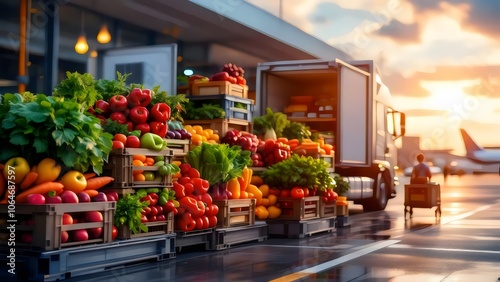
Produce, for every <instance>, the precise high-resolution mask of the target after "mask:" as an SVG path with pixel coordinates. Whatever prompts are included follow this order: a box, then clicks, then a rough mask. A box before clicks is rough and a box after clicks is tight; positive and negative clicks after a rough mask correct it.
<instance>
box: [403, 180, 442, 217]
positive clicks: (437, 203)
mask: <svg viewBox="0 0 500 282" xmlns="http://www.w3.org/2000/svg"><path fill="white" fill-rule="evenodd" d="M404 205H405V219H406V213H408V212H409V213H410V218H411V217H412V215H413V208H428V209H430V208H433V207H437V208H436V210H435V211H434V216H435V217H437V216H438V213H439V217H441V187H440V185H439V184H438V183H434V182H430V183H427V184H406V185H405V203H404ZM408 208H409V209H408Z"/></svg>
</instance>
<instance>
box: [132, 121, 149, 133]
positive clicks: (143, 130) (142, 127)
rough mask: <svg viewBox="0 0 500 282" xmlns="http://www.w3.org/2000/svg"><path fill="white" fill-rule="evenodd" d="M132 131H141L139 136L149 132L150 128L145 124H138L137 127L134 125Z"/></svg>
mask: <svg viewBox="0 0 500 282" xmlns="http://www.w3.org/2000/svg"><path fill="white" fill-rule="evenodd" d="M134 129H135V130H140V131H141V135H143V134H144V133H147V132H149V131H151V127H150V126H149V124H147V123H141V124H138V125H136V126H135V127H134Z"/></svg>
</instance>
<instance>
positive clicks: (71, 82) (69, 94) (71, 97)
mask: <svg viewBox="0 0 500 282" xmlns="http://www.w3.org/2000/svg"><path fill="white" fill-rule="evenodd" d="M95 86H96V82H95V80H94V77H93V76H92V75H91V74H89V73H84V74H80V73H78V72H73V73H72V72H69V71H68V72H66V78H65V79H64V80H62V81H61V83H60V84H59V85H57V86H56V87H55V88H54V91H53V93H52V95H53V96H54V97H63V98H64V99H65V100H67V101H74V102H77V103H78V104H81V105H83V110H84V111H86V110H87V109H88V108H90V107H92V106H94V104H95V102H96V101H97V100H99V99H102V95H101V94H100V93H99V92H98V91H97V89H96V88H95Z"/></svg>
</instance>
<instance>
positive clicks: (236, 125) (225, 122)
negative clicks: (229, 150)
mask: <svg viewBox="0 0 500 282" xmlns="http://www.w3.org/2000/svg"><path fill="white" fill-rule="evenodd" d="M184 124H189V125H200V126H202V127H203V128H211V129H212V130H214V132H217V134H219V136H221V137H223V136H224V135H226V133H227V132H228V131H229V130H232V129H236V130H239V131H248V132H252V130H253V128H252V123H251V122H248V121H246V120H241V119H222V118H219V119H205V120H185V121H184Z"/></svg>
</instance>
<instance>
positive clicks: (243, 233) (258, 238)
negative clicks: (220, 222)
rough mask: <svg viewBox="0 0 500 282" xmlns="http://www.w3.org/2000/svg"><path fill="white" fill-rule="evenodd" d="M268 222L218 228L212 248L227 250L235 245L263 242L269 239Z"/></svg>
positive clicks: (214, 234)
mask: <svg viewBox="0 0 500 282" xmlns="http://www.w3.org/2000/svg"><path fill="white" fill-rule="evenodd" d="M267 236H268V230H267V224H266V223H264V222H259V223H257V224H255V225H252V226H240V227H230V228H217V229H215V231H214V233H213V240H212V241H211V245H210V249H211V250H225V249H227V248H230V247H232V246H233V245H238V244H243V243H248V242H262V241H264V240H267Z"/></svg>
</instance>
